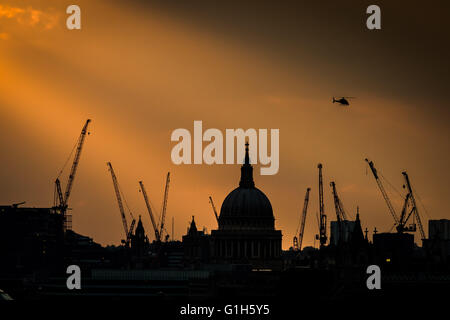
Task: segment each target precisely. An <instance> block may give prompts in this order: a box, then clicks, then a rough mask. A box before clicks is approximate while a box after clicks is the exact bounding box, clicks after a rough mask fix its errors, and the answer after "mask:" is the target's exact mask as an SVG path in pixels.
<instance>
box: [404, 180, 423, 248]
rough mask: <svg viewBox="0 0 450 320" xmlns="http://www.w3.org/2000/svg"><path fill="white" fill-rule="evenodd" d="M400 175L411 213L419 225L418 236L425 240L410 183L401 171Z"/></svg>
mask: <svg viewBox="0 0 450 320" xmlns="http://www.w3.org/2000/svg"><path fill="white" fill-rule="evenodd" d="M402 174H403V177H404V178H405V182H406V188H407V190H408V193H409V198H410V201H411V203H412V207H413V208H412V210H411V213H412V212H414V218H415V219H416V221H417V224H418V225H419V231H420V236H421V239H422V240H423V239H425V232H424V230H423V225H422V221H421V219H420V215H419V210H418V209H417V205H416V198H415V197H414V193H413V191H412V188H411V183H410V181H409V177H408V174H407V173H406V171H403V172H402Z"/></svg>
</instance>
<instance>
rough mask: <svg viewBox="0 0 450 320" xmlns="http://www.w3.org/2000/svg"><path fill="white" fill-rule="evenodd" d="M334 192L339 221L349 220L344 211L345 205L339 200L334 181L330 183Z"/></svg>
mask: <svg viewBox="0 0 450 320" xmlns="http://www.w3.org/2000/svg"><path fill="white" fill-rule="evenodd" d="M330 186H331V189H332V192H333V199H334V207H335V209H336V217H337V219H338V221H344V220H347V214H346V213H345V210H344V205H343V204H342V202H341V199H340V198H339V196H338V194H337V191H336V183H335V182H334V181H331V183H330Z"/></svg>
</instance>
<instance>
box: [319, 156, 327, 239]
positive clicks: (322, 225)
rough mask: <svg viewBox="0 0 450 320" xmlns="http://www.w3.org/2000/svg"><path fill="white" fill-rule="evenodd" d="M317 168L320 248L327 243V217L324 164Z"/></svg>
mask: <svg viewBox="0 0 450 320" xmlns="http://www.w3.org/2000/svg"><path fill="white" fill-rule="evenodd" d="M317 168H319V241H320V246H321V247H323V246H324V245H325V244H326V243H327V216H326V215H325V206H324V202H323V178H322V164H321V163H319V164H318V165H317Z"/></svg>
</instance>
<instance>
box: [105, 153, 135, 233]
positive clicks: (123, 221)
mask: <svg viewBox="0 0 450 320" xmlns="http://www.w3.org/2000/svg"><path fill="white" fill-rule="evenodd" d="M107 166H108V169H109V172H111V177H112V181H113V185H114V191H115V192H116V198H117V204H118V205H119V211H120V216H121V218H122V224H123V229H124V231H125V237H126V239H128V234H129V232H130V231H129V229H128V224H127V219H126V217H125V209H124V208H123V202H122V196H121V195H120V188H119V183H118V182H117V177H116V174H115V173H114V169H113V167H112V165H111V162H108V163H107Z"/></svg>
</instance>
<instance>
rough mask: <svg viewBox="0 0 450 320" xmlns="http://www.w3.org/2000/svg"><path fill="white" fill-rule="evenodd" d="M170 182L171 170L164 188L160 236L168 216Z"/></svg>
mask: <svg viewBox="0 0 450 320" xmlns="http://www.w3.org/2000/svg"><path fill="white" fill-rule="evenodd" d="M169 182H170V172H168V173H167V178H166V188H165V190H164V201H163V205H162V209H161V223H160V226H159V236H160V237H161V235H162V233H163V230H164V220H165V218H166V209H167V198H168V196H169Z"/></svg>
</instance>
